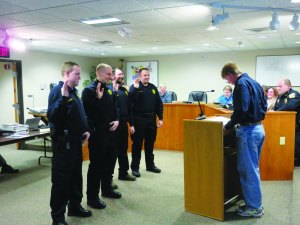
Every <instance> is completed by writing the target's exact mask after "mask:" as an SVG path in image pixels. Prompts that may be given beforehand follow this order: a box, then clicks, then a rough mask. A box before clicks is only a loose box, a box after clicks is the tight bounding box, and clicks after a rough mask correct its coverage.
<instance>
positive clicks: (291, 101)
mask: <svg viewBox="0 0 300 225" xmlns="http://www.w3.org/2000/svg"><path fill="white" fill-rule="evenodd" d="M277 89H278V93H279V96H278V97H277V101H276V103H275V106H274V111H296V112H297V114H296V134H295V139H296V140H295V158H300V94H299V92H298V91H295V90H293V89H292V84H291V81H290V80H289V79H281V80H279V81H278V88H277ZM295 162H296V164H299V162H297V161H295Z"/></svg>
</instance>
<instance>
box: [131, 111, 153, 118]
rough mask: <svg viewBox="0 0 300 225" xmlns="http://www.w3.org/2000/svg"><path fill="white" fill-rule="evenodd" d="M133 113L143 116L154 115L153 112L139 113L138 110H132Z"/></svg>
mask: <svg viewBox="0 0 300 225" xmlns="http://www.w3.org/2000/svg"><path fill="white" fill-rule="evenodd" d="M134 114H135V115H136V116H145V117H151V116H154V115H155V114H154V112H148V113H140V112H134Z"/></svg>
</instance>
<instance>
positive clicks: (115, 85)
mask: <svg viewBox="0 0 300 225" xmlns="http://www.w3.org/2000/svg"><path fill="white" fill-rule="evenodd" d="M113 74H114V79H113V81H112V83H111V84H110V85H109V89H110V90H112V91H113V92H114V93H115V95H116V96H117V103H118V107H119V110H120V123H119V126H118V128H117V130H116V146H117V149H118V153H117V157H116V159H115V163H116V161H117V158H118V162H119V177H118V178H119V180H127V181H135V180H136V178H135V177H134V176H131V175H130V174H128V170H129V162H128V155H127V149H128V125H127V123H128V122H129V117H130V115H129V98H128V90H127V89H126V88H125V87H124V86H123V85H124V75H123V71H122V70H121V69H119V68H115V69H114V70H113Z"/></svg>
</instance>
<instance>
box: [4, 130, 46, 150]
mask: <svg viewBox="0 0 300 225" xmlns="http://www.w3.org/2000/svg"><path fill="white" fill-rule="evenodd" d="M49 135H50V131H47V132H39V131H30V132H29V134H28V135H27V136H25V137H21V138H7V137H3V136H0V146H2V145H8V144H14V143H19V142H22V141H29V140H33V139H36V138H44V137H47V136H49Z"/></svg>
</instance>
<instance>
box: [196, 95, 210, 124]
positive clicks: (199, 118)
mask: <svg viewBox="0 0 300 225" xmlns="http://www.w3.org/2000/svg"><path fill="white" fill-rule="evenodd" d="M212 91H214V90H212ZM205 92H206V91H205ZM205 92H203V93H202V96H201V98H200V99H202V97H203V95H204V93H205ZM193 98H194V99H197V102H198V105H199V109H200V114H199V117H197V118H195V120H203V119H205V118H206V116H205V115H204V113H203V109H202V106H201V104H200V100H199V96H198V93H195V94H194V96H193Z"/></svg>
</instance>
